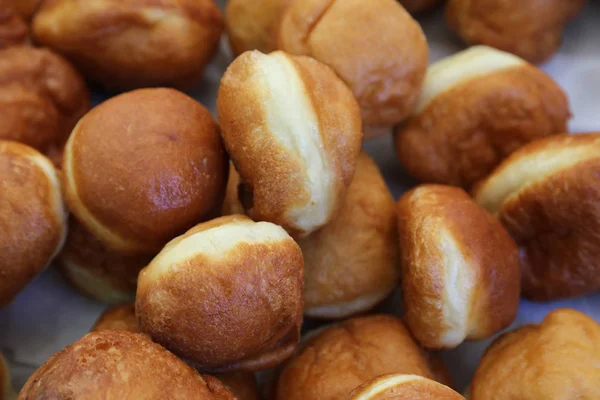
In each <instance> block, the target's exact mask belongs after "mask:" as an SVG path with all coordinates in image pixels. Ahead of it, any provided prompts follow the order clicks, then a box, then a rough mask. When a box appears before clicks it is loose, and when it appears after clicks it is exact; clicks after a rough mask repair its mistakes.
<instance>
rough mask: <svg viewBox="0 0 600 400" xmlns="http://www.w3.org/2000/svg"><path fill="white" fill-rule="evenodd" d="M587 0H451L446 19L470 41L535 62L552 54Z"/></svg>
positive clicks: (463, 37)
mask: <svg viewBox="0 0 600 400" xmlns="http://www.w3.org/2000/svg"><path fill="white" fill-rule="evenodd" d="M585 3H586V0H527V1H521V0H476V1H475V0H449V1H448V5H447V8H446V19H447V21H448V24H449V25H450V28H451V29H452V30H453V31H454V32H456V33H457V34H458V36H459V37H460V38H461V39H462V40H464V41H465V42H466V43H468V44H484V45H488V46H492V47H496V48H498V49H500V50H504V51H508V52H511V53H513V54H516V55H518V56H519V57H522V58H524V59H526V60H528V61H529V62H532V63H536V64H537V63H541V62H543V61H545V60H547V59H548V58H550V56H552V55H553V54H554V53H555V52H556V50H557V49H558V47H559V46H560V43H561V41H562V33H563V30H564V29H565V27H566V25H567V24H568V23H569V22H570V21H571V20H572V19H573V18H574V17H575V16H576V15H577V14H578V13H579V11H580V10H581V9H582V8H583V5H584V4H585Z"/></svg>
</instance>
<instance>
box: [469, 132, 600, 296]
mask: <svg viewBox="0 0 600 400" xmlns="http://www.w3.org/2000/svg"><path fill="white" fill-rule="evenodd" d="M599 173H600V134H598V133H590V134H585V135H559V136H554V137H552V138H548V139H545V140H540V141H537V142H534V143H531V144H529V145H527V146H525V147H523V148H521V149H520V150H518V151H517V152H515V153H513V155H511V157H509V158H507V159H506V160H505V161H504V162H503V163H502V164H500V165H499V166H498V168H497V169H496V170H495V171H494V172H493V173H492V174H491V175H490V176H489V177H488V178H487V179H486V180H485V181H483V182H482V183H481V184H480V185H478V186H477V187H476V188H475V190H474V193H473V194H474V198H475V200H476V201H477V202H478V203H479V204H481V205H482V206H483V207H485V208H486V209H488V210H489V211H490V212H492V213H493V214H495V215H496V216H497V217H498V218H499V219H500V221H501V222H502V223H503V224H504V226H505V227H506V229H507V230H508V231H509V232H510V233H511V235H512V236H513V237H514V239H515V241H516V242H517V244H518V245H519V247H520V256H521V268H522V280H523V282H522V284H523V293H524V295H525V296H526V297H528V298H530V299H533V300H542V301H544V300H553V299H558V298H567V297H575V296H580V295H582V294H585V293H590V292H594V291H596V290H598V289H600V275H599V271H600V265H599V264H598V258H599V257H600V241H599V236H598V232H600V222H599V221H600V208H599V206H598V205H599V204H600V184H599V182H598V179H597V176H598V174H599Z"/></svg>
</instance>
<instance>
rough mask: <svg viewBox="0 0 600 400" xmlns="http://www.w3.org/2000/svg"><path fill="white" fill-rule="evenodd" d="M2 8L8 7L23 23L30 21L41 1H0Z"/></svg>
mask: <svg viewBox="0 0 600 400" xmlns="http://www.w3.org/2000/svg"><path fill="white" fill-rule="evenodd" d="M0 1H1V2H2V5H3V6H6V7H10V8H12V9H13V10H15V11H16V13H17V14H18V15H19V16H20V17H21V18H23V20H25V21H30V20H31V18H33V15H34V14H35V13H36V11H37V10H38V8H39V7H40V3H41V2H42V1H43V0H0Z"/></svg>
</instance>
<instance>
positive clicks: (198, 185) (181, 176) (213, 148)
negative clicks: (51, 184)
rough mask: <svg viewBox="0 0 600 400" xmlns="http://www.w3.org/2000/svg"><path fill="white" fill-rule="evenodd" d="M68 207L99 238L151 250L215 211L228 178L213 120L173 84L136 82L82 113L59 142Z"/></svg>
mask: <svg viewBox="0 0 600 400" xmlns="http://www.w3.org/2000/svg"><path fill="white" fill-rule="evenodd" d="M63 164H64V165H63V170H64V176H63V178H64V186H65V191H66V198H67V202H68V204H69V207H70V208H71V211H72V212H73V214H75V216H76V217H77V219H78V221H79V222H81V223H82V224H83V225H84V226H85V228H86V229H88V230H89V231H90V233H92V234H93V235H94V236H95V237H97V238H98V239H99V240H100V241H101V242H102V243H104V245H105V246H106V247H107V248H109V249H112V250H114V251H118V252H120V253H123V254H131V255H134V254H146V255H148V254H149V255H154V254H156V253H157V252H158V251H159V250H160V249H161V248H162V246H164V244H165V243H167V242H168V241H169V240H170V239H172V238H173V237H175V236H176V235H178V234H181V233H182V232H184V231H185V230H186V229H189V228H190V227H192V226H193V225H194V224H195V223H197V222H198V221H203V220H206V219H208V218H210V217H212V216H213V215H215V214H218V212H219V207H220V206H221V202H222V200H223V196H224V192H225V186H226V179H227V156H226V154H225V150H224V148H223V144H222V141H221V138H220V136H219V127H218V126H217V124H216V123H215V121H214V120H213V118H212V117H211V115H210V113H209V112H208V111H207V110H206V108H204V107H203V106H202V105H201V104H200V103H198V102H197V101H195V100H194V99H192V98H191V97H188V96H187V95H185V94H183V93H181V92H178V91H176V90H173V89H140V90H136V91H133V92H129V93H125V94H122V95H119V96H117V97H113V98H111V99H109V100H107V101H105V102H104V103H102V104H100V105H99V106H97V107H95V108H94V109H93V110H92V111H90V112H89V113H88V114H86V115H85V116H84V117H83V118H82V119H81V121H80V122H79V123H78V124H77V126H76V127H75V129H74V130H73V133H72V135H71V137H70V138H69V141H68V143H67V146H66V148H65V154H64V162H63Z"/></svg>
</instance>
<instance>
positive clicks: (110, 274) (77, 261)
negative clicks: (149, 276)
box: [56, 217, 152, 304]
mask: <svg viewBox="0 0 600 400" xmlns="http://www.w3.org/2000/svg"><path fill="white" fill-rule="evenodd" d="M151 260H152V256H147V255H124V254H121V253H119V252H116V251H114V250H110V249H108V248H107V247H106V246H105V245H104V244H102V242H101V241H100V240H98V239H97V238H96V237H94V235H92V234H91V233H90V232H89V231H88V230H87V229H85V227H83V225H82V224H81V223H79V222H77V220H76V219H75V218H73V217H71V218H70V220H69V234H68V235H67V240H66V242H65V245H64V247H63V249H62V251H61V252H60V253H59V254H58V255H57V257H56V265H57V266H58V267H59V269H60V271H61V272H62V274H63V275H64V277H65V278H66V279H67V281H68V282H69V283H70V284H71V285H73V286H74V287H75V288H76V289H78V290H79V291H81V292H82V293H83V294H85V295H86V296H89V297H91V298H93V299H96V300H99V301H101V302H104V303H109V304H119V303H123V302H125V301H132V300H133V299H134V297H135V289H136V286H137V277H138V274H139V272H140V271H141V270H142V268H144V267H145V266H146V265H148V263H149V262H150V261H151Z"/></svg>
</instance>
